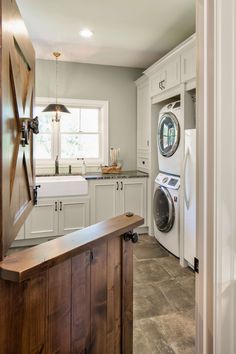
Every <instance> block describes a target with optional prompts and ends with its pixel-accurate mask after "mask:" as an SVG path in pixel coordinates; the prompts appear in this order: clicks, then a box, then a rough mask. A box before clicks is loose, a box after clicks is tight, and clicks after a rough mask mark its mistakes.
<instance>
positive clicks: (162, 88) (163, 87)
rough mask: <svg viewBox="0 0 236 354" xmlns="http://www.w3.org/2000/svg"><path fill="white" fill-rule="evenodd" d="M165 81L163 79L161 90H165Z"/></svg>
mask: <svg viewBox="0 0 236 354" xmlns="http://www.w3.org/2000/svg"><path fill="white" fill-rule="evenodd" d="M163 82H165V80H162V81H161V82H160V84H161V90H165V86H164V84H163Z"/></svg>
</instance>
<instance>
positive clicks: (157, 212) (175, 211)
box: [153, 101, 183, 257]
mask: <svg viewBox="0 0 236 354" xmlns="http://www.w3.org/2000/svg"><path fill="white" fill-rule="evenodd" d="M182 119H183V114H182V110H181V106H180V101H176V102H172V103H169V104H167V105H166V106H164V107H163V108H162V109H161V111H160V113H159V120H158V133H157V154H158V161H159V171H160V173H159V174H158V176H157V177H156V179H155V187H154V197H153V216H154V235H155V237H156V239H157V240H158V241H159V242H160V244H161V245H162V246H163V247H165V248H166V249H167V250H168V251H169V252H171V253H173V254H174V255H175V256H176V257H179V256H180V234H179V205H180V204H179V200H180V198H179V187H180V173H181V163H182V160H181V159H182V156H183V150H182V149H183V146H182V145H183V139H182V136H181V135H182V134H181V126H183V124H182Z"/></svg>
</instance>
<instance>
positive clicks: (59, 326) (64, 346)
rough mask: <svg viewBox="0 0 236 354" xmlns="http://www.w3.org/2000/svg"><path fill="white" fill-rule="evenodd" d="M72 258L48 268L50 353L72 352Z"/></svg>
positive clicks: (48, 346) (48, 347)
mask: <svg viewBox="0 0 236 354" xmlns="http://www.w3.org/2000/svg"><path fill="white" fill-rule="evenodd" d="M71 289H72V286H71V260H67V261H65V262H62V263H61V264H57V265H56V266H54V267H52V268H50V269H49V270H48V294H47V296H48V328H47V331H48V344H47V351H48V353H60V354H68V353H70V352H71Z"/></svg>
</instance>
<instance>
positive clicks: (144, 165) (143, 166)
mask: <svg viewBox="0 0 236 354" xmlns="http://www.w3.org/2000/svg"><path fill="white" fill-rule="evenodd" d="M137 166H138V170H141V171H142V170H145V171H146V170H148V169H149V159H148V158H147V157H141V156H139V157H138V158H137Z"/></svg>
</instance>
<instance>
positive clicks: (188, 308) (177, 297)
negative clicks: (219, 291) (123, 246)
mask: <svg viewBox="0 0 236 354" xmlns="http://www.w3.org/2000/svg"><path fill="white" fill-rule="evenodd" d="M194 299H195V287H194V273H193V271H192V270H191V269H189V268H182V267H181V266H180V265H179V261H178V259H177V258H175V257H174V256H172V255H170V254H169V253H168V252H167V251H166V250H164V249H163V248H162V247H161V246H160V245H159V244H158V242H157V241H156V240H155V238H154V237H150V236H148V235H141V236H140V237H139V242H138V243H137V244H135V246H134V351H133V353H134V354H194V352H195V350H194V346H195V321H194V311H195V310H194V307H195V301H194Z"/></svg>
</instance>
